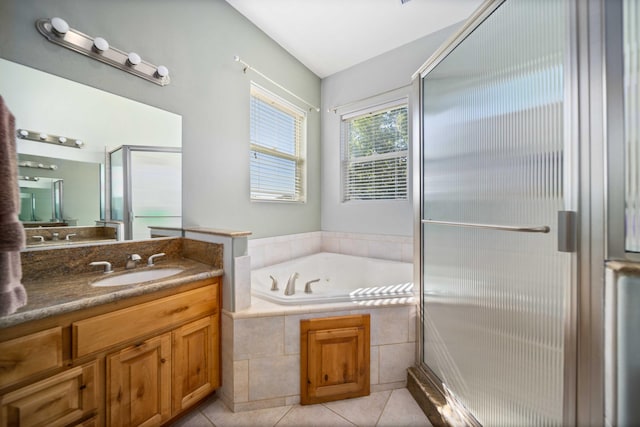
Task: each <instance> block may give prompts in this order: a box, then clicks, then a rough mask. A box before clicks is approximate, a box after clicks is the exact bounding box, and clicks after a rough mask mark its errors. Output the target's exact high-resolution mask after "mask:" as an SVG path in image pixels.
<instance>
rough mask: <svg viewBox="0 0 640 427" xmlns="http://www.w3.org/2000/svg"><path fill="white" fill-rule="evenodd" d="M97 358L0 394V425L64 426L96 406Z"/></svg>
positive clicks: (24, 426)
mask: <svg viewBox="0 0 640 427" xmlns="http://www.w3.org/2000/svg"><path fill="white" fill-rule="evenodd" d="M97 393H98V386H97V362H93V363H91V364H88V365H85V366H78V367H76V368H73V369H69V370H68V371H65V372H61V373H60V374H58V375H54V376H52V377H51V378H47V379H46V380H42V381H39V382H37V383H35V384H31V385H29V386H26V387H23V388H21V389H18V390H16V391H13V392H11V393H8V394H5V395H4V396H2V398H0V426H1V427H9V426H19V427H27V426H47V427H53V426H65V425H68V424H69V423H73V422H74V421H76V420H79V419H81V418H82V417H85V416H87V415H88V414H89V413H91V412H94V411H95V410H96V408H97V396H98V395H97Z"/></svg>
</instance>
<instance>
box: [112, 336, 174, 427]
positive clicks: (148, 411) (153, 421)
mask: <svg viewBox="0 0 640 427" xmlns="http://www.w3.org/2000/svg"><path fill="white" fill-rule="evenodd" d="M107 393H108V394H107V425H109V426H123V427H124V426H145V427H148V426H159V425H160V424H162V423H164V422H165V421H167V420H168V419H169V418H171V333H166V334H164V335H160V336H158V337H155V338H151V339H149V340H147V341H145V342H143V343H141V344H140V345H136V346H132V347H129V348H125V349H123V350H121V351H119V352H117V353H115V354H113V355H111V356H109V357H108V360H107Z"/></svg>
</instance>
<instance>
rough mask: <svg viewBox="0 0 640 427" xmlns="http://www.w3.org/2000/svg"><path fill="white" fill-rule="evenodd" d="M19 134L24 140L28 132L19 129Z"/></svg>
mask: <svg viewBox="0 0 640 427" xmlns="http://www.w3.org/2000/svg"><path fill="white" fill-rule="evenodd" d="M19 134H20V136H21V137H23V138H26V137H28V136H29V131H28V130H24V129H20V132H19Z"/></svg>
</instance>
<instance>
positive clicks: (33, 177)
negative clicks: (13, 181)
mask: <svg viewBox="0 0 640 427" xmlns="http://www.w3.org/2000/svg"><path fill="white" fill-rule="evenodd" d="M18 180H19V181H40V178H38V177H37V176H22V175H21V176H18Z"/></svg>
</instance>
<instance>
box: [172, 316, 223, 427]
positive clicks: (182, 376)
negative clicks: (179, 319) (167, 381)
mask: <svg viewBox="0 0 640 427" xmlns="http://www.w3.org/2000/svg"><path fill="white" fill-rule="evenodd" d="M219 320H220V317H219V316H218V315H217V314H216V315H214V316H209V317H205V318H203V319H200V320H197V321H195V322H191V323H189V324H187V325H184V326H183V327H181V328H179V329H176V330H175V331H173V333H172V335H173V340H172V343H173V349H172V350H173V352H172V354H173V387H172V389H173V413H174V414H177V413H178V412H181V411H183V410H185V409H187V408H189V407H190V406H192V405H193V404H194V403H196V402H198V401H199V400H200V399H202V398H203V397H205V396H206V395H208V394H209V393H211V392H212V391H213V390H215V389H216V388H218V387H220V370H219V369H218V366H220V344H219V343H220V334H219V329H220V328H219V326H218V325H219V323H220V322H219Z"/></svg>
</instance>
